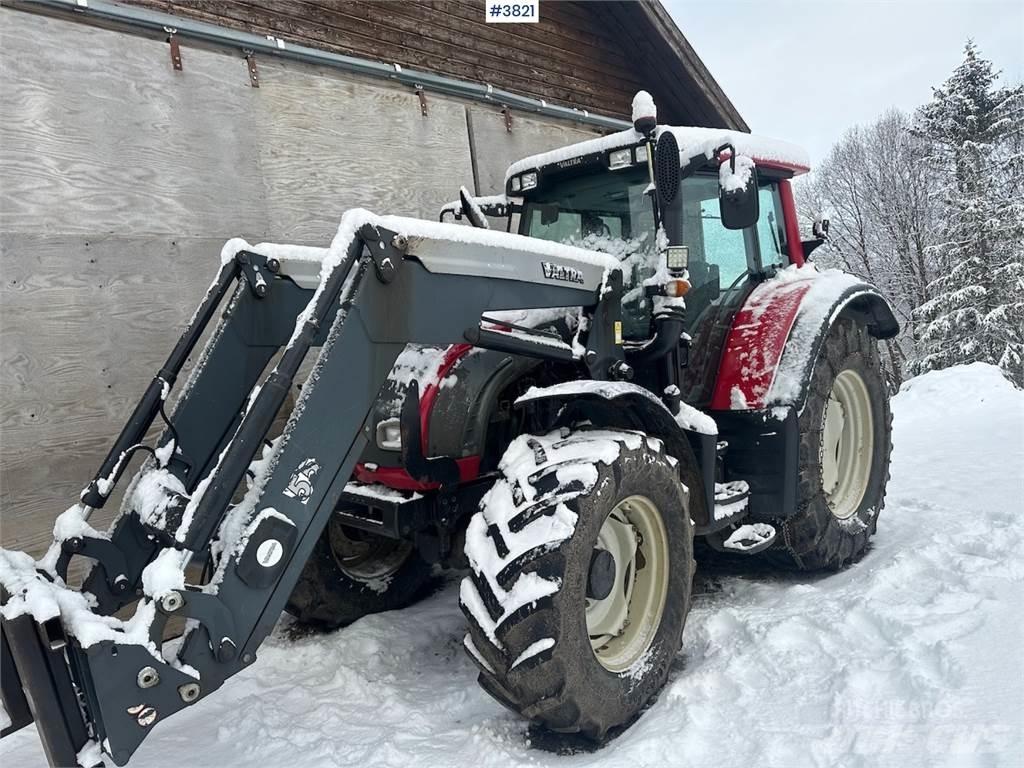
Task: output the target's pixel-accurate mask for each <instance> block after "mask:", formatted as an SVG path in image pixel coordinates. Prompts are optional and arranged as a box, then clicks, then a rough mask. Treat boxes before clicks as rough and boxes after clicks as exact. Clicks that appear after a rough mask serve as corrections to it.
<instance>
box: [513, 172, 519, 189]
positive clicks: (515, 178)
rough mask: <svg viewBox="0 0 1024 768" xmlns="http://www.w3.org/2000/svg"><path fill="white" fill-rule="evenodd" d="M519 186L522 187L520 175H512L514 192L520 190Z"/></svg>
mask: <svg viewBox="0 0 1024 768" xmlns="http://www.w3.org/2000/svg"><path fill="white" fill-rule="evenodd" d="M519 187H520V183H519V177H518V176H513V177H512V191H513V192H518V191H519Z"/></svg>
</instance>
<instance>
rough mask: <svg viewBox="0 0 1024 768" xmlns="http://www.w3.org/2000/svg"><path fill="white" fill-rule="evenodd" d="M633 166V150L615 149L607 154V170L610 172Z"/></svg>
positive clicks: (627, 148)
mask: <svg viewBox="0 0 1024 768" xmlns="http://www.w3.org/2000/svg"><path fill="white" fill-rule="evenodd" d="M631 165H633V150H631V149H630V148H629V147H626V148H625V149H615V150H612V151H611V152H609V153H608V168H609V169H610V170H612V171H614V170H617V169H619V168H629V167H630V166H631Z"/></svg>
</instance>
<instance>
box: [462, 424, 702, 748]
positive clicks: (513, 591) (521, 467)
mask: <svg viewBox="0 0 1024 768" xmlns="http://www.w3.org/2000/svg"><path fill="white" fill-rule="evenodd" d="M500 469H501V471H502V473H503V477H502V478H500V479H499V480H498V481H497V482H496V484H495V485H494V487H493V488H492V490H491V491H490V492H489V493H488V495H487V496H486V497H485V498H484V500H483V502H482V503H481V510H480V511H479V512H478V513H477V514H476V515H475V516H474V517H473V519H472V520H471V522H470V524H469V529H468V531H467V534H466V553H467V555H468V558H469V562H470V567H471V574H470V576H469V577H467V578H466V579H465V580H464V581H463V582H462V588H461V592H460V604H461V606H462V609H463V612H464V613H465V614H466V616H467V618H468V619H469V633H468V634H467V635H466V638H465V645H466V649H467V651H468V652H469V654H470V656H471V658H472V659H473V660H474V661H475V662H476V664H477V666H478V667H479V668H480V675H479V682H480V684H481V686H482V687H483V688H484V690H486V691H487V692H488V693H489V694H491V695H492V696H493V697H494V698H495V699H497V700H498V701H499V702H500V703H502V704H504V705H505V706H507V707H508V708H510V709H512V710H513V711H515V712H518V713H520V714H522V715H524V716H525V717H527V718H529V719H530V720H532V721H534V722H536V723H539V724H541V725H543V726H545V727H547V728H548V729H551V730H554V731H559V732H566V733H581V734H583V735H584V736H586V737H588V738H590V739H594V740H600V739H601V738H603V737H604V736H605V734H606V733H607V732H608V730H609V729H611V728H615V727H617V726H621V725H624V724H626V723H628V722H630V721H631V720H632V719H633V718H634V717H636V715H637V714H638V713H639V712H640V711H641V709H642V708H643V707H644V706H645V705H646V704H647V702H648V701H649V700H650V699H651V697H652V696H654V695H655V694H656V693H657V692H658V691H659V690H660V689H661V687H662V686H663V685H664V683H665V680H666V679H667V677H668V672H669V666H670V664H671V662H672V660H673V658H674V657H675V656H676V654H677V653H678V651H679V648H680V646H681V643H682V633H683V625H684V623H685V621H686V615H687V613H688V611H689V607H690V591H691V582H692V575H693V528H692V525H691V523H690V519H689V515H688V513H687V507H686V499H685V495H684V491H683V486H682V484H681V483H680V481H679V472H678V469H677V465H676V462H675V460H674V459H672V458H670V457H668V456H666V454H665V451H664V447H663V446H662V444H661V442H660V441H659V440H656V439H653V438H649V437H646V436H645V435H642V434H640V433H636V432H624V431H617V430H597V429H594V430H587V431H579V432H575V433H570V432H569V430H564V431H563V432H553V433H550V434H548V435H544V436H530V435H524V436H521V437H519V438H517V439H516V440H515V441H513V443H512V444H511V445H510V446H509V448H508V450H507V451H506V453H505V456H504V458H503V459H502V461H501V465H500ZM599 545H600V546H599ZM602 552H603V553H604V554H601V553H602Z"/></svg>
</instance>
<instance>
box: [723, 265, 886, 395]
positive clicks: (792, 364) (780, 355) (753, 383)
mask: <svg viewBox="0 0 1024 768" xmlns="http://www.w3.org/2000/svg"><path fill="white" fill-rule="evenodd" d="M841 314H843V315H853V316H855V317H856V318H857V319H858V320H859V321H860V322H862V323H863V324H864V325H865V326H866V327H867V329H868V331H869V332H870V333H871V335H872V336H875V337H876V338H879V339H888V338H892V337H893V336H895V335H896V334H897V333H898V332H899V323H898V322H897V320H896V316H895V314H894V313H893V311H892V307H891V306H890V305H889V302H888V301H887V300H886V298H885V297H884V296H883V295H882V294H881V293H880V292H879V291H878V289H877V288H875V287H874V286H872V285H870V284H868V283H865V282H862V281H861V280H860V279H859V278H857V277H854V276H853V275H849V274H846V273H845V272H841V271H839V270H836V269H829V270H824V271H819V270H818V269H817V267H815V266H814V265H807V266H804V267H789V268H787V269H784V270H782V271H780V272H779V273H778V274H777V275H776V276H775V277H773V278H771V279H769V280H766V281H764V282H763V283H762V284H761V285H759V286H758V287H757V288H755V289H754V290H753V291H752V292H751V293H750V296H749V297H748V298H747V301H746V303H745V304H744V305H743V307H742V308H741V309H740V311H739V312H737V313H736V316H735V317H734V318H733V323H732V327H731V329H730V331H729V335H728V337H727V338H726V341H725V347H724V349H723V352H722V357H721V361H720V363H719V368H718V376H717V379H716V382H715V390H714V393H713V395H712V399H711V410H713V411H728V410H733V411H747V410H756V409H761V408H766V407H772V406H800V405H802V404H803V401H804V398H805V396H806V392H807V381H808V378H809V375H810V369H811V366H813V364H814V361H815V359H817V356H818V352H819V350H820V348H821V344H822V342H823V341H824V339H825V337H826V336H827V334H828V330H829V328H831V327H832V323H833V322H834V321H835V319H836V318H837V317H839V315H841Z"/></svg>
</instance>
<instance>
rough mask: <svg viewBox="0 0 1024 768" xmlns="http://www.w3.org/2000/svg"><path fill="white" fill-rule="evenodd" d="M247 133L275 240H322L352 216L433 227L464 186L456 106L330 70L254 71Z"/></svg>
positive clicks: (277, 65) (464, 146)
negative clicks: (252, 126)
mask: <svg viewBox="0 0 1024 768" xmlns="http://www.w3.org/2000/svg"><path fill="white" fill-rule="evenodd" d="M260 73H261V74H260V89H259V90H260V109H261V115H262V117H261V119H260V120H259V124H258V126H257V135H258V136H259V151H260V167H261V169H262V173H263V183H264V185H265V196H266V200H267V210H268V226H269V227H270V229H271V231H272V232H274V237H275V238H276V239H279V240H292V239H296V238H307V239H308V238H313V239H315V240H317V241H322V240H325V239H326V240H329V239H330V237H331V236H332V235H333V234H334V231H335V229H336V228H337V224H338V220H339V219H340V217H341V214H342V213H343V212H344V211H345V210H347V209H349V208H355V207H361V208H370V209H372V210H374V211H376V212H379V213H392V214H399V215H405V216H423V217H425V218H429V219H433V218H435V217H436V216H437V212H438V210H439V209H440V207H441V205H442V204H443V203H445V202H446V201H448V200H451V199H452V198H453V197H456V196H457V195H458V188H459V185H461V184H466V185H468V186H472V179H473V172H472V165H471V162H470V156H469V139H468V136H467V129H466V113H465V108H464V107H463V106H462V104H460V103H458V102H455V101H452V100H448V99H444V98H441V97H438V96H434V95H432V94H431V95H428V97H427V99H428V104H427V106H428V114H427V116H423V115H422V113H421V110H420V102H419V98H418V97H417V96H416V94H415V93H413V92H411V91H409V90H406V89H402V88H387V87H377V86H373V85H369V84H367V83H366V82H364V81H362V80H355V79H353V78H350V77H344V76H342V75H341V74H340V73H338V72H337V71H335V70H331V69H327V68H322V67H314V66H309V65H303V64H297V63H295V62H288V63H287V64H285V63H283V62H279V61H267V62H266V63H261V64H260Z"/></svg>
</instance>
